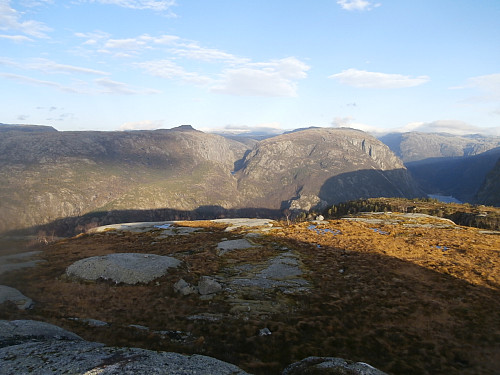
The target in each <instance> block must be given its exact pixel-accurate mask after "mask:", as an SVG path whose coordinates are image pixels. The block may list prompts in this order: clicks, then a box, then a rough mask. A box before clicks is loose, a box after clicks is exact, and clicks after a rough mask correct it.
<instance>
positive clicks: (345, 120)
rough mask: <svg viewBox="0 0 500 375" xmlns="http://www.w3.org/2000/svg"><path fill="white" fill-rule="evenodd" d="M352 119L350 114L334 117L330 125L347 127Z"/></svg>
mask: <svg viewBox="0 0 500 375" xmlns="http://www.w3.org/2000/svg"><path fill="white" fill-rule="evenodd" d="M353 120H354V119H353V118H352V117H351V116H347V117H335V118H334V119H333V121H332V126H333V127H334V128H348V127H349V126H350V125H351V124H352V121H353Z"/></svg>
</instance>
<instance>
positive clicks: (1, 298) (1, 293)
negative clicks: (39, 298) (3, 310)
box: [0, 285, 33, 310]
mask: <svg viewBox="0 0 500 375" xmlns="http://www.w3.org/2000/svg"><path fill="white" fill-rule="evenodd" d="M8 301H10V302H13V303H14V304H15V305H16V306H17V308H18V309H19V310H26V309H29V308H30V307H31V306H33V301H32V300H31V298H28V297H26V296H25V295H24V294H22V293H21V292H20V291H19V290H17V289H15V288H11V287H10V286H5V285H0V304H2V303H4V302H8Z"/></svg>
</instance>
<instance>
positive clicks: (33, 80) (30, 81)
mask: <svg viewBox="0 0 500 375" xmlns="http://www.w3.org/2000/svg"><path fill="white" fill-rule="evenodd" d="M0 76H2V77H5V78H8V79H11V80H14V81H18V82H21V83H27V84H31V85H35V86H45V87H52V88H54V89H57V90H60V91H63V92H69V93H73V94H75V93H79V92H81V91H79V90H76V89H74V88H71V87H68V86H64V85H61V84H60V83H57V82H51V81H45V80H40V79H36V78H31V77H27V76H22V75H18V74H11V73H0Z"/></svg>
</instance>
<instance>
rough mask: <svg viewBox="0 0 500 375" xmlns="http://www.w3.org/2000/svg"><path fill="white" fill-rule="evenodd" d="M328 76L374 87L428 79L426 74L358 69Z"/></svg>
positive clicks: (427, 80) (421, 82)
mask: <svg viewBox="0 0 500 375" xmlns="http://www.w3.org/2000/svg"><path fill="white" fill-rule="evenodd" d="M328 78H332V79H335V80H337V81H338V82H340V83H342V84H344V85H348V86H353V87H358V88H375V89H396V88H404V87H414V86H419V85H422V84H424V83H426V82H429V81H430V78H429V77H428V76H418V77H411V76H405V75H402V74H387V73H379V72H367V71H365V70H358V69H347V70H344V71H342V72H341V73H337V74H333V75H331V76H329V77H328Z"/></svg>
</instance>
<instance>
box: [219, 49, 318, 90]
mask: <svg viewBox="0 0 500 375" xmlns="http://www.w3.org/2000/svg"><path fill="white" fill-rule="evenodd" d="M308 70H309V66H308V65H306V64H305V63H303V62H301V61H300V60H298V59H296V58H295V57H288V58H285V59H281V60H273V61H271V62H265V63H252V64H247V66H243V67H240V68H234V69H228V70H226V71H225V72H224V74H223V78H222V79H221V80H220V81H219V82H218V83H217V84H215V85H214V86H212V91H213V92H218V93H223V94H231V95H240V96H285V97H286V96H288V97H294V96H297V81H298V80H299V79H303V78H306V77H307V71H308Z"/></svg>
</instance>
